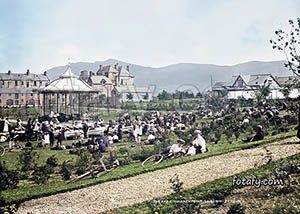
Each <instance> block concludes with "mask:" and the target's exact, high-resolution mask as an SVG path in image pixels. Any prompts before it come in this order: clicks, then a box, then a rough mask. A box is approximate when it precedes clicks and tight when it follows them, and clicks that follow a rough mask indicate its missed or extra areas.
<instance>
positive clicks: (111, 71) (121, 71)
mask: <svg viewBox="0 0 300 214" xmlns="http://www.w3.org/2000/svg"><path fill="white" fill-rule="evenodd" d="M80 79H81V80H84V81H86V82H87V83H88V84H89V85H90V86H92V87H94V88H95V89H97V90H98V91H99V92H100V93H101V94H103V95H105V97H107V98H108V100H109V102H111V103H113V104H116V103H118V102H122V101H127V100H128V99H127V95H128V94H132V101H140V100H145V99H143V98H145V95H146V94H148V95H147V96H146V98H147V99H146V100H150V99H152V92H151V91H150V90H149V89H148V88H145V87H137V86H135V84H134V76H133V75H132V74H131V73H130V70H129V66H126V67H124V66H119V65H118V64H115V65H107V66H102V65H99V69H98V71H97V72H92V71H90V72H88V71H82V72H81V74H80Z"/></svg>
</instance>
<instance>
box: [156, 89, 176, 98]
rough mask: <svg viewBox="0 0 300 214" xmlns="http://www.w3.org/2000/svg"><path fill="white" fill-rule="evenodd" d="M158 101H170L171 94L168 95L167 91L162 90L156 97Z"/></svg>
mask: <svg viewBox="0 0 300 214" xmlns="http://www.w3.org/2000/svg"><path fill="white" fill-rule="evenodd" d="M157 97H158V99H159V100H172V98H173V97H172V94H170V93H168V92H167V91H165V90H163V91H162V92H161V93H159V94H158V95H157Z"/></svg>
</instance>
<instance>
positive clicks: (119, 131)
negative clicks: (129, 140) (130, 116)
mask: <svg viewBox="0 0 300 214" xmlns="http://www.w3.org/2000/svg"><path fill="white" fill-rule="evenodd" d="M122 128H123V125H122V123H120V124H119V126H118V139H119V140H122V138H123V131H122Z"/></svg>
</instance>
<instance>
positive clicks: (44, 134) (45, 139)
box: [42, 132, 50, 146]
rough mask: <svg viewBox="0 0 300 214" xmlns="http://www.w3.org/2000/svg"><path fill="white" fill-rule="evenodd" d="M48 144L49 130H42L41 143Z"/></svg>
mask: <svg viewBox="0 0 300 214" xmlns="http://www.w3.org/2000/svg"><path fill="white" fill-rule="evenodd" d="M49 144H50V135H49V132H44V133H43V139H42V145H43V146H47V145H49Z"/></svg>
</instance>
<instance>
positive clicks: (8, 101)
mask: <svg viewBox="0 0 300 214" xmlns="http://www.w3.org/2000/svg"><path fill="white" fill-rule="evenodd" d="M13 104H14V101H13V100H12V99H8V100H7V101H6V105H8V106H12V105H13Z"/></svg>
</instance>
